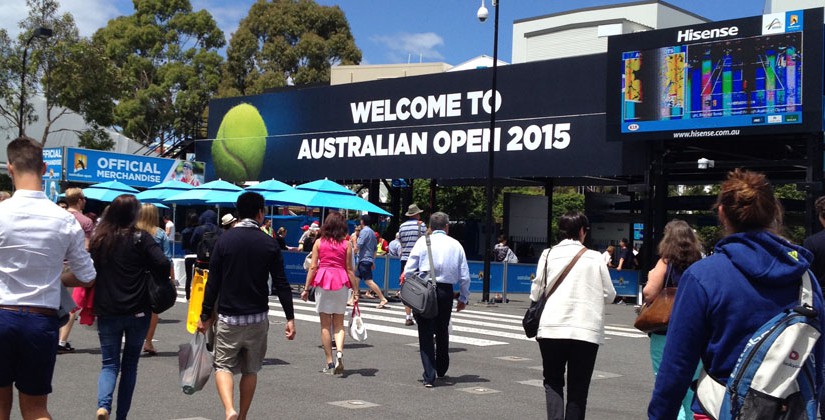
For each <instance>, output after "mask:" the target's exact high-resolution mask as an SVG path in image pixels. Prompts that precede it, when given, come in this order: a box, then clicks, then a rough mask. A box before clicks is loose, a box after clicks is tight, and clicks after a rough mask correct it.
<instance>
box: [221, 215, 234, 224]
mask: <svg viewBox="0 0 825 420" xmlns="http://www.w3.org/2000/svg"><path fill="white" fill-rule="evenodd" d="M235 220H237V219H235V216H233V215H232V213H227V214H224V215H223V217H221V226H229V225H231V224H232V222H234V221H235Z"/></svg>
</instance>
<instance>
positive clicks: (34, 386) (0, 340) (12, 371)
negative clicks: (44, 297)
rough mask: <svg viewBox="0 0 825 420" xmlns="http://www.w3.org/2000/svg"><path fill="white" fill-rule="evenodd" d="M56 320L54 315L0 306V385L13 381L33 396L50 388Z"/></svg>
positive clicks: (55, 342)
mask: <svg viewBox="0 0 825 420" xmlns="http://www.w3.org/2000/svg"><path fill="white" fill-rule="evenodd" d="M58 323H59V321H58V319H57V317H50V316H46V315H39V314H29V313H21V312H13V311H7V310H4V309H0V388H3V387H7V386H11V384H12V383H14V384H15V386H16V387H17V390H18V391H20V392H22V393H24V394H28V395H32V396H39V395H47V394H50V393H51V392H52V376H53V374H54V363H55V361H56V360H57V331H58V328H59V325H58Z"/></svg>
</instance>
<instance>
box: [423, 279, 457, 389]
mask: <svg viewBox="0 0 825 420" xmlns="http://www.w3.org/2000/svg"><path fill="white" fill-rule="evenodd" d="M436 290H437V292H438V316H436V317H435V318H430V319H426V318H422V317H420V316H419V315H415V322H416V324H418V348H419V350H420V353H421V364H422V365H424V375H423V376H424V383H425V384H432V383H433V382H435V378H436V376H438V377H439V378H440V377H442V376H444V375H446V374H447V369H449V368H450V335H449V333H448V332H447V328H448V327H449V325H450V316H452V311H453V285H452V284H446V283H438V285H437V288H436ZM433 335H435V341H433Z"/></svg>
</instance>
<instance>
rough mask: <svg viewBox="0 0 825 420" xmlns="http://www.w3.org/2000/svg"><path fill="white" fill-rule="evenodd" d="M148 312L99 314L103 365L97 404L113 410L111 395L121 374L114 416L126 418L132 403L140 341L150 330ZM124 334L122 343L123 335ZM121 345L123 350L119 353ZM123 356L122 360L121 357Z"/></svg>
mask: <svg viewBox="0 0 825 420" xmlns="http://www.w3.org/2000/svg"><path fill="white" fill-rule="evenodd" d="M151 315H152V314H151V313H149V312H146V313H143V314H138V315H115V316H99V317H98V319H97V335H98V337H99V338H100V354H101V356H102V357H103V365H102V366H101V368H100V376H99V377H98V380H97V406H98V407H103V408H105V409H106V410H108V411H109V412H110V413H111V412H112V395H113V394H114V392H115V382H116V381H117V375H118V373H120V386H119V387H118V393H117V417H116V418H117V419H118V420H120V419H125V418H126V416H127V415H128V414H129V408H130V407H131V406H132V394H133V393H134V391H135V384H136V383H137V366H138V360H139V359H140V352H141V350H142V349H143V340H145V339H146V332H147V331H148V330H149V321H150V320H151V318H152V316H151ZM124 336H125V337H126V340H125V342H124V341H123V337H124ZM121 344H124V346H123V353H122V354H121ZM121 356H122V359H121Z"/></svg>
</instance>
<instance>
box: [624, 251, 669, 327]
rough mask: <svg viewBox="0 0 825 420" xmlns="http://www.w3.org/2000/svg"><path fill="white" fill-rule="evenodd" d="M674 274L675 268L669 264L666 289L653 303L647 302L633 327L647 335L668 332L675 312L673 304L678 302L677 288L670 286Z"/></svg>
mask: <svg viewBox="0 0 825 420" xmlns="http://www.w3.org/2000/svg"><path fill="white" fill-rule="evenodd" d="M672 274H673V267H672V266H671V265H670V264H668V266H667V276H666V277H665V287H664V288H663V289H662V291H661V292H659V294H658V295H656V297H655V298H654V299H653V300H652V301H650V302H645V304H644V305H643V306H642V310H641V311H640V312H639V316H637V317H636V322H635V323H633V326H634V327H636V328H637V329H638V330H641V331H642V332H645V333H647V334H650V333H654V332H662V331H665V330H667V324H668V322H670V312H671V310H673V302H674V301H675V300H676V288H675V287H669V286H668V285H669V284H670V282H671V276H672Z"/></svg>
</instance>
